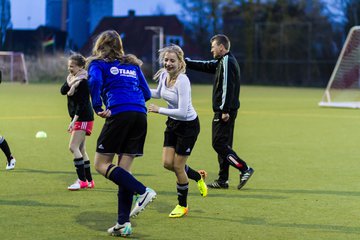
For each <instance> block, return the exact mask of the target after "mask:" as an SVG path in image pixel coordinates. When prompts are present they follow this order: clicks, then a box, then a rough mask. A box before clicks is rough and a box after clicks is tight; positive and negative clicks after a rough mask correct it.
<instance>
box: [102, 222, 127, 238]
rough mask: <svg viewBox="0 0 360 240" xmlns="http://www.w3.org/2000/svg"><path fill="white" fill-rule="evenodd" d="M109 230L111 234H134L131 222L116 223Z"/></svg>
mask: <svg viewBox="0 0 360 240" xmlns="http://www.w3.org/2000/svg"><path fill="white" fill-rule="evenodd" d="M107 232H108V233H109V234H110V235H111V236H122V237H126V236H129V235H130V234H132V228H131V223H130V222H126V223H124V224H118V223H116V225H115V226H113V227H111V228H109V229H108V230H107Z"/></svg>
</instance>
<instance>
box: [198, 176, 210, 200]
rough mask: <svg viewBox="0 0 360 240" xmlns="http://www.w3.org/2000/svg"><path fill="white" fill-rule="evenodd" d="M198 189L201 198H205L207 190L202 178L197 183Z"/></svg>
mask: <svg viewBox="0 0 360 240" xmlns="http://www.w3.org/2000/svg"><path fill="white" fill-rule="evenodd" d="M197 185H198V189H199V191H200V194H201V196H203V197H206V196H207V194H208V188H207V186H206V183H205V181H204V179H203V178H201V179H200V180H199V181H197Z"/></svg>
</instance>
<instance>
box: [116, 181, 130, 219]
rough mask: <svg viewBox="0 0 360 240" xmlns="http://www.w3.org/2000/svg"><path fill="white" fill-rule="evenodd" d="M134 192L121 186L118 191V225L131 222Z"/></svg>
mask: <svg viewBox="0 0 360 240" xmlns="http://www.w3.org/2000/svg"><path fill="white" fill-rule="evenodd" d="M133 196H134V195H133V192H131V191H129V190H126V189H125V188H123V187H121V186H119V191H118V223H119V224H124V223H125V222H130V219H129V218H130V210H131V205H132V200H133Z"/></svg>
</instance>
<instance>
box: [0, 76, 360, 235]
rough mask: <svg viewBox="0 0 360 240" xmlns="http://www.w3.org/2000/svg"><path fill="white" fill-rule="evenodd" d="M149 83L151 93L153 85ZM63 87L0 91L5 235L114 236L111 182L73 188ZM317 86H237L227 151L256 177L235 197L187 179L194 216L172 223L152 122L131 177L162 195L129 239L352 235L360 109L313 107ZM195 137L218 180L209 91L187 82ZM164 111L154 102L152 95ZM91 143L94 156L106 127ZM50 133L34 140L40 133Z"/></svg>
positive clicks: (203, 162)
mask: <svg viewBox="0 0 360 240" xmlns="http://www.w3.org/2000/svg"><path fill="white" fill-rule="evenodd" d="M153 87H154V86H153ZM59 89H60V85H50V84H49V85H45V84H44V85H36V84H35V85H32V84H30V85H18V84H6V83H5V84H4V83H3V84H2V85H0V112H1V114H0V134H1V135H3V136H4V137H5V138H6V139H7V141H8V143H9V144H10V147H11V148H12V152H13V154H14V156H15V158H16V160H17V163H16V168H15V170H13V171H10V172H9V171H5V162H6V161H5V156H4V155H3V154H2V152H0V164H1V168H0V239H1V240H7V239H12V240H13V239H36V240H39V239H52V240H54V239H67V240H70V239H71V240H76V239H81V240H84V239H86V240H88V239H111V238H113V237H110V236H107V233H106V229H107V228H108V227H110V226H112V225H113V224H114V223H115V222H116V218H117V213H116V212H117V202H116V201H117V187H116V186H115V184H113V183H112V182H110V181H108V180H106V179H105V178H104V177H102V176H100V175H99V174H97V173H95V170H94V168H92V171H93V176H94V180H95V183H96V186H95V189H91V190H83V191H77V192H70V191H68V190H67V186H68V185H69V184H71V183H72V182H73V181H74V180H75V179H76V174H75V170H74V167H73V163H72V154H71V153H70V152H69V150H68V141H69V134H68V133H67V132H66V129H67V126H68V123H69V118H68V115H67V110H66V97H64V96H61V95H60V93H59ZM322 94H323V90H322V89H302V88H274V87H250V86H243V87H242V90H241V104H242V106H241V109H240V111H239V114H238V118H237V122H236V128H235V137H234V149H235V150H236V151H237V153H238V154H239V155H240V156H241V157H242V158H243V159H245V160H246V161H247V162H248V163H249V164H250V165H251V166H252V167H253V168H254V169H255V174H254V175H253V177H252V178H251V180H250V181H249V182H248V184H247V185H246V186H245V187H244V188H243V189H242V190H240V191H239V190H237V188H236V186H237V184H238V182H239V176H238V173H237V172H236V171H235V169H234V168H232V169H231V172H230V182H229V185H230V187H229V189H227V190H212V189H210V190H209V195H208V196H207V197H206V198H203V197H201V196H200V195H199V192H198V190H197V186H196V183H195V182H190V190H189V196H188V204H189V214H188V216H186V217H184V218H181V219H170V218H168V214H169V212H170V211H171V210H172V209H173V208H174V206H175V205H176V204H177V196H176V186H175V176H174V174H173V173H170V172H168V171H166V170H165V169H164V168H163V167H162V164H161V151H162V141H163V130H164V126H165V125H164V124H165V120H166V117H165V116H162V115H157V114H149V116H148V125H149V127H148V135H147V139H146V143H145V152H144V156H143V157H141V158H138V159H136V160H135V164H134V166H133V169H132V172H133V174H134V175H135V176H136V177H137V178H138V179H139V180H140V181H142V182H143V183H145V184H146V185H147V186H150V187H151V188H153V189H155V190H156V191H157V193H158V197H157V199H156V200H155V201H154V202H153V203H152V204H150V205H149V206H148V207H147V208H146V210H145V211H144V212H142V213H141V214H140V215H139V216H138V217H137V218H135V219H132V226H133V235H132V236H131V237H130V239H224V240H227V239H259V240H263V239H276V240H278V239H316V240H319V239H326V240H329V239H334V240H335V239H336V240H339V239H359V236H360V222H359V216H360V207H359V200H360V184H359V180H360V166H359V159H360V147H359V146H360V111H359V110H352V109H334V108H319V107H318V106H317V102H318V101H319V100H320V99H321V96H322ZM192 96H193V105H194V107H195V109H196V110H197V112H198V114H199V118H200V122H201V133H200V135H199V138H198V141H197V143H196V146H195V148H194V151H193V153H192V155H191V157H190V158H189V160H188V164H189V165H190V166H192V167H193V168H194V169H205V170H207V172H208V174H209V175H208V178H207V181H208V182H209V181H212V180H214V179H215V178H216V177H217V170H218V165H217V159H216V154H215V152H214V151H213V150H212V147H211V119H212V112H211V86H210V85H209V86H207V85H194V86H193V88H192ZM150 102H157V103H158V104H160V105H162V106H165V102H163V101H161V100H156V101H153V100H150ZM103 121H104V120H103V119H101V118H99V117H96V120H95V126H94V131H93V135H92V136H91V137H89V138H87V149H88V153H89V156H90V157H91V161H92V163H93V156H94V150H95V142H96V138H97V136H98V134H99V132H100V129H101V127H102V124H103ZM39 130H43V131H46V132H47V134H48V138H46V139H36V138H35V134H36V132H37V131H39Z"/></svg>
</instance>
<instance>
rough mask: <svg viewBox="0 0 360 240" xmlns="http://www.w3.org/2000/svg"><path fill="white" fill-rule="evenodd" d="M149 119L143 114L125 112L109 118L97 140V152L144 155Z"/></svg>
mask: <svg viewBox="0 0 360 240" xmlns="http://www.w3.org/2000/svg"><path fill="white" fill-rule="evenodd" d="M146 131H147V117H146V114H145V113H141V112H123V113H119V114H117V115H116V116H113V117H110V118H107V119H106V121H105V124H104V126H103V128H102V130H101V133H100V136H99V137H98V140H97V146H96V152H98V153H117V154H131V155H135V156H141V155H143V149H144V142H145V138H146Z"/></svg>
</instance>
